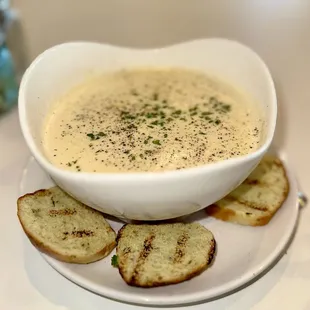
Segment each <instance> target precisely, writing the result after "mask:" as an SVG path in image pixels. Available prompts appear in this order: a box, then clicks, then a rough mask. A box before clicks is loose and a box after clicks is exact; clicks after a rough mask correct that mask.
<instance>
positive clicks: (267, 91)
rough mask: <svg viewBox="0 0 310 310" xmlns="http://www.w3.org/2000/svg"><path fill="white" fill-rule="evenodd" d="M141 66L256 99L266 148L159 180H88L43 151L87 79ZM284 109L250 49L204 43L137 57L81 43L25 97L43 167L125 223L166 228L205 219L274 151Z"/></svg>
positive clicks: (23, 117) (53, 57)
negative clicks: (60, 110) (53, 125)
mask: <svg viewBox="0 0 310 310" xmlns="http://www.w3.org/2000/svg"><path fill="white" fill-rule="evenodd" d="M133 66H180V67H185V68H192V69H198V70H200V71H204V72H207V73H209V74H214V75H216V76H219V77H221V78H223V79H225V80H227V82H231V83H232V84H233V85H235V86H236V87H240V89H243V90H244V91H245V92H247V93H249V94H250V95H251V96H252V97H253V98H254V99H255V101H256V102H257V104H259V105H260V106H261V108H262V110H263V112H264V113H265V115H266V135H265V139H264V141H263V143H262V145H261V147H260V148H259V149H258V150H257V151H255V152H253V153H251V154H248V155H246V156H242V157H238V158H232V159H228V160H225V161H220V162H218V163H213V164H208V165H203V166H199V167H194V168H189V169H183V170H176V171H167V172H158V173H119V174H108V173H84V172H78V173H77V172H71V171H66V170H62V169H59V168H57V167H55V166H54V165H52V164H51V163H50V162H49V161H48V160H47V159H46V158H45V156H44V154H43V152H42V148H41V133H42V122H43V120H44V118H45V115H46V114H47V111H48V108H49V105H50V103H51V102H53V99H55V98H57V97H58V96H60V95H61V94H63V93H64V92H66V91H68V90H69V89H70V88H71V87H73V86H74V85H76V84H78V83H81V82H82V81H83V79H85V76H87V75H90V74H92V75H95V74H98V73H102V72H109V71H114V70H117V69H121V68H129V67H133ZM276 114H277V101H276V95H275V89H274V84H273V81H272V78H271V75H270V73H269V71H268V69H267V67H266V65H265V64H264V62H263V61H262V60H261V59H260V58H259V57H258V56H257V54H256V53H255V52H253V51H252V50H251V49H249V48H248V47H246V46H244V45H242V44H240V43H237V42H234V41H229V40H224V39H204V40H198V41H192V42H186V43H181V44H177V45H174V46H169V47H165V48H161V49H152V50H135V49H128V48H120V47H115V46H110V45H105V44H98V43H87V42H76V43H65V44H62V45H59V46H56V47H53V48H51V49H49V50H47V51H46V52H44V53H43V54H41V55H40V56H39V57H38V58H37V59H36V60H35V61H34V62H33V63H32V64H31V65H30V67H29V68H28V70H27V71H26V73H25V75H24V77H23V79H22V83H21V86H20V93H19V117H20V124H21V128H22V132H23V135H24V137H25V140H26V143H27V144H28V146H29V149H30V151H31V153H32V154H33V156H34V157H35V158H36V160H37V161H38V163H39V164H40V166H41V167H42V168H43V169H44V170H45V171H46V172H47V173H48V174H49V175H50V176H51V177H52V179H53V180H54V181H55V183H57V184H58V185H59V186H60V187H61V188H63V189H64V190H65V191H66V192H68V193H70V194H71V195H72V196H73V197H75V198H77V199H78V200H80V201H82V202H84V203H85V204H87V205H89V206H91V207H93V208H96V209H98V210H100V211H103V212H105V213H107V214H111V215H114V216H117V217H119V218H122V219H136V220H159V219H168V218H174V217H178V216H183V215H186V214H190V213H193V212H197V211H199V210H200V209H202V208H204V207H205V206H207V205H209V204H212V203H213V202H215V201H216V200H218V199H220V198H222V197H223V196H225V195H226V194H227V193H228V192H230V191H231V190H233V189H234V188H235V187H237V186H238V185H239V184H240V183H241V182H242V181H243V180H244V179H245V178H246V177H247V176H248V175H249V174H250V172H251V171H252V170H253V169H254V168H255V167H256V165H257V164H258V163H259V161H260V159H261V158H262V156H263V155H264V153H265V152H266V150H267V149H268V147H269V145H270V143H271V141H272V138H273V135H274V130H275V126H276Z"/></svg>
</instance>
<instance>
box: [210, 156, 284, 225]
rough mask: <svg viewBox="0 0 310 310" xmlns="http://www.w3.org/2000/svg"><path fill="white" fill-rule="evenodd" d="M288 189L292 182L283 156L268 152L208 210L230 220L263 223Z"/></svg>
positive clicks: (218, 216)
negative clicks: (233, 188)
mask: <svg viewBox="0 0 310 310" xmlns="http://www.w3.org/2000/svg"><path fill="white" fill-rule="evenodd" d="M288 192H289V183H288V179H287V176H286V172H285V168H284V166H283V164H282V162H281V160H280V159H279V158H277V157H274V156H270V155H267V156H265V157H264V158H263V159H262V161H261V162H260V164H259V165H258V166H257V167H256V169H255V170H254V171H253V172H252V173H251V174H250V176H249V177H248V178H247V179H246V180H245V181H244V182H243V183H242V184H241V185H240V186H239V187H237V188H236V189H235V190H234V191H232V192H231V193H230V194H228V195H227V196H226V197H224V198H223V199H221V200H219V201H218V202H216V203H215V204H213V205H211V206H209V207H207V208H206V212H207V214H208V215H210V216H213V217H215V218H217V219H220V220H223V221H227V222H233V223H237V224H241V225H248V226H263V225H266V224H268V223H269V221H270V220H271V219H272V217H273V216H274V214H275V213H276V212H277V211H278V209H279V208H280V207H281V206H282V204H283V202H284V201H285V200H286V197H287V195H288Z"/></svg>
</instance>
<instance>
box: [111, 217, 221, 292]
mask: <svg viewBox="0 0 310 310" xmlns="http://www.w3.org/2000/svg"><path fill="white" fill-rule="evenodd" d="M215 247H216V243H215V240H214V237H213V235H212V233H211V232H210V231H209V230H207V229H206V228H205V227H203V226H202V225H200V224H199V223H190V224H183V223H174V224H157V225H155V224H150V225H147V224H144V225H142V224H141V225H134V224H127V225H125V226H123V227H122V228H121V230H120V231H119V232H118V236H117V247H116V254H117V261H118V268H119V272H120V274H121V276H122V278H123V279H124V280H125V282H126V283H127V284H129V285H132V286H139V287H155V286H162V285H168V284H175V283H180V282H182V281H185V280H189V279H191V278H193V277H194V276H196V275H198V274H200V273H201V272H202V271H203V270H205V269H206V268H207V267H208V266H209V265H210V264H211V262H212V261H213V258H214V255H215Z"/></svg>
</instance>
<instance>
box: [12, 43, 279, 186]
mask: <svg viewBox="0 0 310 310" xmlns="http://www.w3.org/2000/svg"><path fill="white" fill-rule="evenodd" d="M211 41H213V42H223V43H224V42H225V43H228V44H233V45H237V46H239V47H241V48H243V49H245V50H247V51H248V52H249V53H251V54H252V55H253V56H254V58H256V61H257V62H258V63H259V65H260V66H261V68H262V71H263V72H264V75H265V78H266V80H267V82H268V85H269V92H270V95H271V101H270V105H271V114H272V117H271V121H270V129H269V131H268V133H267V137H266V140H265V143H264V144H262V145H261V146H260V148H258V149H257V150H256V151H254V152H252V153H249V154H246V155H242V156H240V157H234V158H228V159H225V160H222V161H218V162H215V163H208V164H204V165H200V166H194V167H189V168H184V169H180V170H166V171H159V172H117V173H111V172H110V173H105V172H75V171H70V170H65V169H61V168H58V167H56V166H55V165H53V164H52V163H51V162H50V161H49V160H48V159H47V158H46V157H45V156H44V155H43V153H42V152H41V151H40V150H39V149H38V147H37V146H36V144H35V142H34V139H33V137H32V135H31V133H30V129H29V126H28V124H27V117H26V99H25V90H26V89H27V85H28V81H29V80H30V79H31V74H32V72H33V70H34V69H35V68H36V67H37V65H38V63H39V62H40V61H41V60H42V59H43V58H45V57H46V56H48V55H49V54H51V53H53V52H54V51H55V50H58V49H60V48H64V47H67V46H70V45H71V46H78V45H97V46H100V47H107V48H110V49H118V50H123V51H127V52H131V53H133V52H156V51H161V50H165V49H167V48H174V47H182V46H186V45H190V44H197V43H203V42H208V43H210V42H211ZM18 110H19V122H20V127H21V130H22V134H23V136H24V139H25V141H26V143H27V145H28V148H29V149H30V151H31V153H32V155H33V156H34V158H35V159H36V160H37V161H38V163H39V164H40V165H41V166H42V167H43V168H44V169H45V170H47V171H48V172H49V173H51V174H53V175H58V176H61V177H63V178H66V179H72V178H73V179H76V180H89V179H92V180H94V181H100V180H108V181H117V182H118V181H126V180H133V179H134V180H139V181H144V180H149V179H151V180H152V181H157V180H162V179H166V180H169V179H173V178H176V177H177V178H188V177H191V176H195V175H197V174H204V173H206V172H213V171H218V170H225V169H227V168H229V167H231V166H236V165H238V164H240V163H243V162H249V161H253V160H255V159H256V158H259V157H261V156H262V155H264V153H266V151H267V150H268V148H269V147H270V145H271V142H272V140H273V137H274V133H275V127H276V120H277V96H276V90H275V84H274V81H273V79H272V76H271V73H270V70H269V68H268V67H267V65H266V63H265V62H264V61H263V60H262V58H261V57H260V56H259V55H258V54H257V53H256V52H255V51H254V50H253V49H251V48H250V47H248V46H247V45H245V44H243V43H240V42H239V41H236V40H230V39H226V38H216V37H211V38H204V39H196V40H187V41H182V42H179V43H174V44H170V45H164V46H161V47H157V48H131V47H123V46H120V45H112V44H107V43H99V42H95V41H71V42H65V43H61V44H58V45H55V46H52V47H51V48H49V49H47V50H45V51H44V52H42V53H41V54H39V55H38V56H37V57H36V58H35V59H34V60H33V61H32V63H31V64H30V66H29V67H28V68H27V70H26V71H25V73H24V75H23V77H22V80H21V83H20V89H19V95H18Z"/></svg>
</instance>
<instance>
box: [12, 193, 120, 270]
mask: <svg viewBox="0 0 310 310" xmlns="http://www.w3.org/2000/svg"><path fill="white" fill-rule="evenodd" d="M17 207H18V211H17V215H18V218H19V220H20V223H21V225H22V227H23V229H24V231H25V233H26V235H27V236H28V237H29V239H30V241H31V242H32V243H33V244H34V245H35V246H36V247H37V248H38V249H39V250H41V251H42V252H44V253H47V254H49V255H51V256H53V257H55V258H56V259H58V260H61V261H64V262H68V263H80V264H86V263H91V262H94V261H97V260H99V259H102V258H104V257H105V256H107V255H108V254H109V253H110V252H111V251H112V250H113V248H114V247H115V245H116V240H115V239H116V234H115V232H114V231H113V230H112V228H111V227H110V225H109V224H108V222H107V221H106V220H105V219H104V217H103V215H102V214H101V213H100V212H98V211H95V210H93V209H91V208H89V207H87V206H85V205H84V204H82V203H80V202H78V201H76V200H75V199H73V198H72V197H71V196H69V195H68V194H66V193H65V192H63V191H62V190H61V189H60V188H59V187H53V188H50V189H47V190H39V191H37V192H34V193H32V194H27V195H25V196H23V197H20V198H19V199H18V201H17Z"/></svg>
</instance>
